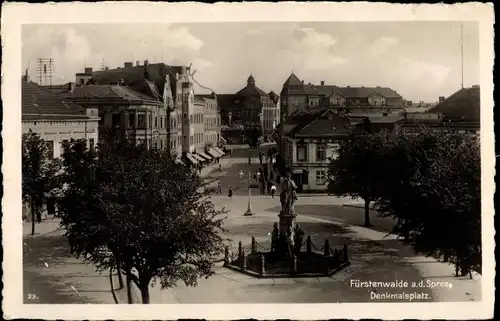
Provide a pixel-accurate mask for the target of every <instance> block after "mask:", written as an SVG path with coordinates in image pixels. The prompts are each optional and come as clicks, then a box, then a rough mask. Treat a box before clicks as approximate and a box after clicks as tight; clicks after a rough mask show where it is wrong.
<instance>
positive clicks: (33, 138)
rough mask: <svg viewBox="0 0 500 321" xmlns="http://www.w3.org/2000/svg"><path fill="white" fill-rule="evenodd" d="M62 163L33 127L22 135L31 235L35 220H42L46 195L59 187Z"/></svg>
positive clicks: (24, 177)
mask: <svg viewBox="0 0 500 321" xmlns="http://www.w3.org/2000/svg"><path fill="white" fill-rule="evenodd" d="M59 170H60V163H59V161H58V160H57V159H53V155H49V149H48V147H47V145H46V143H45V141H44V140H43V139H42V138H41V137H40V135H38V134H37V133H34V132H33V131H32V130H31V129H30V130H29V132H28V133H25V134H23V136H22V175H23V176H22V182H23V183H22V195H23V201H25V202H27V203H28V204H29V205H30V210H31V235H34V234H35V221H38V222H40V221H41V208H42V205H43V203H44V201H45V198H46V196H47V195H48V194H49V193H50V192H51V191H52V190H53V189H54V188H56V187H57V179H56V176H57V174H58V172H59Z"/></svg>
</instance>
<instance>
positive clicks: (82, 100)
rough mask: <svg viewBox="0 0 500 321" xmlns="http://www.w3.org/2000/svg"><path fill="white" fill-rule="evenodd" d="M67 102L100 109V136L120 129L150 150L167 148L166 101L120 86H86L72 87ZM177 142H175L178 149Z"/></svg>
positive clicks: (104, 136)
mask: <svg viewBox="0 0 500 321" xmlns="http://www.w3.org/2000/svg"><path fill="white" fill-rule="evenodd" d="M67 97H68V99H71V100H72V101H73V102H75V103H77V104H78V105H80V106H83V107H85V108H87V109H95V110H98V115H99V118H100V119H99V136H100V138H101V139H106V137H107V132H108V131H110V130H115V129H119V130H121V131H122V132H123V133H124V135H125V137H126V138H127V139H128V140H129V141H131V142H133V143H135V144H137V145H143V146H145V147H147V148H159V149H166V148H167V144H168V140H167V130H166V124H167V119H166V108H164V106H163V102H161V101H160V100H158V99H154V98H152V97H150V96H147V95H144V94H142V93H140V92H138V91H136V90H134V89H132V88H130V87H127V86H120V85H86V86H79V87H74V88H71V89H70V90H69V91H68V92H67ZM175 143H176V141H172V145H171V147H172V149H174V150H175V148H176V146H175Z"/></svg>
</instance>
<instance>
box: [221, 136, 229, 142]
mask: <svg viewBox="0 0 500 321" xmlns="http://www.w3.org/2000/svg"><path fill="white" fill-rule="evenodd" d="M219 139H220V140H221V141H222V142H223V143H227V140H225V139H224V137H222V136H219Z"/></svg>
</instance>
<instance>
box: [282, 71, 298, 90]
mask: <svg viewBox="0 0 500 321" xmlns="http://www.w3.org/2000/svg"><path fill="white" fill-rule="evenodd" d="M302 85H303V84H302V81H300V79H299V77H297V76H296V75H295V74H294V73H293V72H292V73H291V74H290V76H289V77H288V79H287V80H286V81H285V83H284V84H283V87H290V86H302Z"/></svg>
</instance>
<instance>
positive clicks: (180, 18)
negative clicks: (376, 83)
mask: <svg viewBox="0 0 500 321" xmlns="http://www.w3.org/2000/svg"><path fill="white" fill-rule="evenodd" d="M1 19H2V29H1V31H2V45H3V53H2V54H3V57H2V58H3V59H2V62H3V65H2V78H3V79H2V99H3V103H4V104H3V106H4V108H3V112H4V122H3V126H4V127H3V144H4V145H3V146H4V157H3V162H4V163H3V168H2V170H3V175H4V186H5V188H4V199H3V203H2V205H3V214H4V215H3V222H2V233H3V239H4V243H3V250H4V264H3V271H4V274H3V282H4V290H3V297H4V301H3V311H4V313H5V317H6V318H14V317H15V318H19V317H23V318H41V319H55V318H57V319H68V320H69V319H94V320H97V319H116V320H138V319H139V320H145V319H179V318H205V319H218V320H225V319H245V318H257V319H275V318H288V319H295V320H299V319H300V320H311V319H316V320H318V319H330V318H354V319H359V318H379V319H403V318H405V319H406V318H415V319H431V318H447V319H469V318H471V319H472V318H474V319H483V318H490V317H492V316H493V302H494V286H493V280H494V273H495V267H494V265H495V261H494V254H493V253H494V252H493V251H494V250H493V249H494V227H493V226H494V225H493V213H494V207H493V193H494V188H495V185H494V175H495V171H494V162H495V157H494V145H493V143H494V140H493V137H494V136H493V77H492V69H493V20H494V15H493V5H492V4H491V3H490V4H482V3H466V4H455V5H444V4H436V5H428V4H414V5H401V4H387V3H362V2H356V3H334V4H332V3H290V2H286V3H283V2H282V3H279V4H277V3H245V4H228V3H217V4H213V5H209V4H199V3H179V4H165V3H145V2H140V3H139V2H120V3H113V2H106V3H104V2H101V3H92V4H90V3H66V4H23V3H4V4H3V5H2V17H1ZM313 20H314V21H465V20H468V21H479V22H480V28H479V29H480V30H479V32H480V72H481V120H482V123H481V157H482V193H483V195H482V196H483V198H482V204H483V212H482V215H483V216H482V227H483V233H482V238H483V239H482V240H483V262H484V264H483V276H482V280H483V282H482V298H483V299H482V301H481V302H474V303H342V304H286V305H277V304H200V305H191V304H172V305H166V306H163V305H149V306H146V305H133V306H130V305H120V306H117V305H91V306H88V305H23V298H22V295H23V293H22V292H23V290H22V288H23V287H22V262H21V261H22V255H21V253H22V242H21V241H20V240H21V235H22V224H20V223H21V222H20V219H19V218H20V217H21V214H20V212H21V207H20V204H21V188H20V185H21V184H20V182H21V171H20V164H21V157H20V148H19V147H20V145H21V135H20V132H21V129H20V128H21V108H20V106H21V95H20V92H21V90H20V89H21V84H20V82H21V78H20V75H21V74H22V70H21V25H22V24H28V23H141V22H146V21H147V22H148V23H155V22H156V23H166V22H168V23H174V22H223V21H227V22H229V21H234V22H239V21H274V22H278V21H313ZM6 263H7V264H6ZM7 280H8V282H6V281H7ZM215 291H216V289H215Z"/></svg>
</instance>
